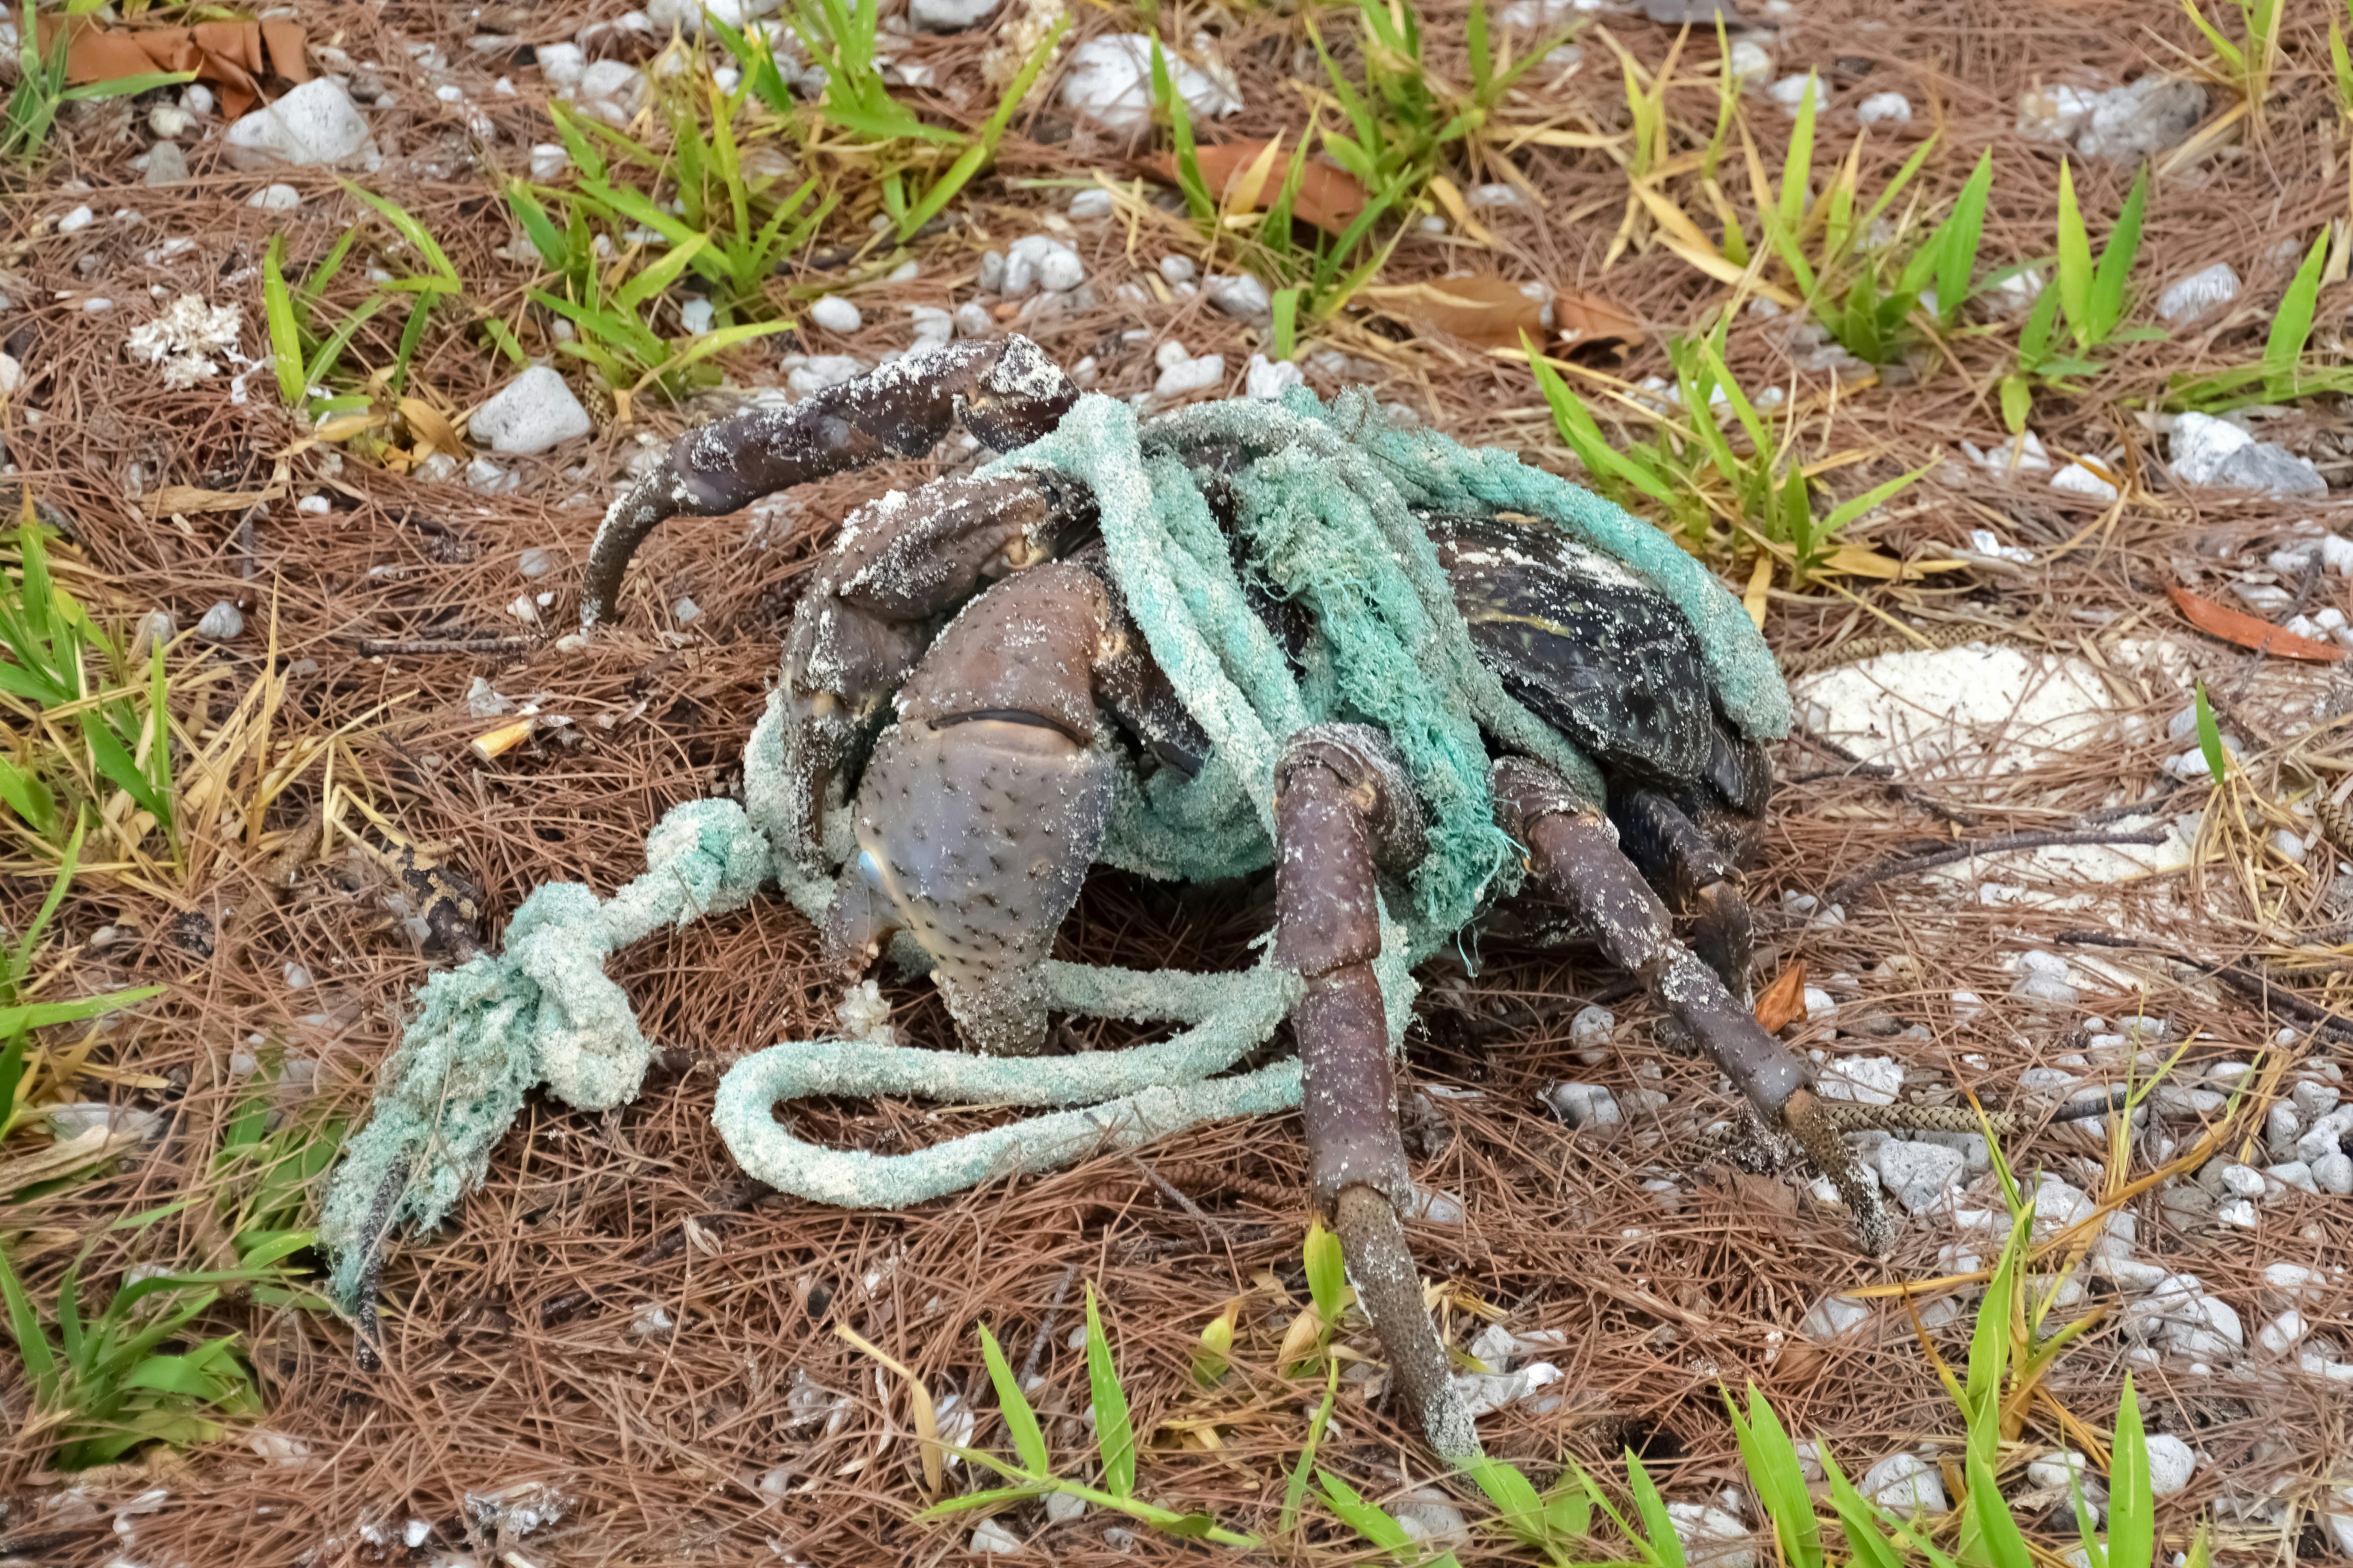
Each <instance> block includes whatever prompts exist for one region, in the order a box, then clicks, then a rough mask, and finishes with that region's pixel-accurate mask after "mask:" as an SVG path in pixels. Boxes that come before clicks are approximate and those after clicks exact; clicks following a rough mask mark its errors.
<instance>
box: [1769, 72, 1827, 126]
mask: <svg viewBox="0 0 2353 1568" xmlns="http://www.w3.org/2000/svg"><path fill="white" fill-rule="evenodd" d="M1809 93H1810V94H1811V95H1812V97H1813V100H1814V112H1815V113H1816V114H1820V112H1821V111H1822V84H1821V82H1820V79H1818V78H1815V77H1811V76H1809V75H1807V74H1806V73H1805V72H1803V71H1793V72H1791V73H1790V74H1789V75H1788V76H1785V77H1783V78H1782V79H1780V80H1778V81H1777V82H1775V83H1774V84H1773V85H1772V86H1771V87H1768V88H1767V89H1765V96H1766V97H1767V98H1769V99H1771V100H1773V101H1774V102H1776V103H1778V104H1779V105H1780V106H1781V112H1782V113H1784V114H1786V115H1788V117H1789V118H1790V119H1792V120H1795V119H1796V118H1797V117H1798V111H1799V110H1800V109H1801V108H1803V107H1804V105H1805V101H1806V98H1807V95H1808V94H1809Z"/></svg>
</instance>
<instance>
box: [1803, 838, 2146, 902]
mask: <svg viewBox="0 0 2353 1568" xmlns="http://www.w3.org/2000/svg"><path fill="white" fill-rule="evenodd" d="M2171 832H2172V829H2170V828H2166V827H2138V828H2135V829H2134V830H2133V831H2131V832H2130V833H2106V832H2099V831H2093V832H2089V833H2010V834H2005V835H2003V836H2002V837H2000V838H1979V839H1975V840H1972V841H1971V842H1969V843H1967V844H1956V845H1954V846H1953V847H1951V848H1949V849H1939V850H1937V851H1936V853H1935V854H1933V855H1908V856H1898V857H1895V858H1892V859H1887V860H1882V861H1881V862H1879V864H1877V865H1875V866H1866V867H1864V868H1862V870H1860V871H1857V872H1855V873H1854V874H1853V875H1852V876H1850V877H1843V878H1841V879H1839V880H1838V881H1836V882H1833V883H1831V889H1830V892H1829V893H1828V895H1826V896H1827V897H1828V899H1829V900H1830V901H1831V903H1834V904H1842V903H1844V902H1846V900H1848V899H1849V898H1850V897H1852V895H1853V894H1856V893H1859V892H1861V891H1862V889H1865V888H1868V887H1871V886H1873V884H1874V883H1879V882H1885V881H1889V880H1891V879H1894V878H1897V877H1908V876H1910V875H1912V874H1913V873H1914V872H1915V871H1929V870H1934V869H1935V868H1936V867H1939V866H1949V865H1951V864H1952V863H1953V862H1955V861H1956V860H1968V859H1971V858H1975V857H1977V856H1979V855H2000V854H2003V853H2006V852H2007V851H2010V850H2012V849H2057V848H2063V847H2067V846H2070V845H2082V844H2152V845H2153V844H2162V843H2164V842H2165V841H2166V838H2167V837H2168V836H2169V835H2170V834H2171Z"/></svg>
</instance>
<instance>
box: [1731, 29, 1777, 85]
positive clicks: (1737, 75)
mask: <svg viewBox="0 0 2353 1568" xmlns="http://www.w3.org/2000/svg"><path fill="white" fill-rule="evenodd" d="M1772 74H1773V51H1772V50H1770V49H1768V48H1767V47H1765V46H1764V45H1763V44H1760V43H1758V42H1757V40H1756V39H1754V38H1735V39H1734V40H1733V41H1732V75H1733V79H1735V80H1736V81H1739V82H1741V83H1743V84H1753V83H1756V82H1759V81H1762V80H1764V79H1766V78H1767V77H1768V76H1771V75H1772Z"/></svg>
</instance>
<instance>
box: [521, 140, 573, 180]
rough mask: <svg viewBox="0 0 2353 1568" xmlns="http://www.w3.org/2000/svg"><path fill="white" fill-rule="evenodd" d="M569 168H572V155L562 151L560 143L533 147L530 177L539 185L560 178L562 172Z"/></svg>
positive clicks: (548, 143)
mask: <svg viewBox="0 0 2353 1568" xmlns="http://www.w3.org/2000/svg"><path fill="white" fill-rule="evenodd" d="M570 167H572V154H571V153H567V152H565V150H564V144H563V143H562V142H538V143H536V144H534V145H533V148H532V150H531V177H532V178H533V179H534V180H536V181H538V182H539V183H540V184H547V182H548V181H550V180H554V179H558V178H561V177H562V175H563V174H564V171H565V170H566V169H568V168H570Z"/></svg>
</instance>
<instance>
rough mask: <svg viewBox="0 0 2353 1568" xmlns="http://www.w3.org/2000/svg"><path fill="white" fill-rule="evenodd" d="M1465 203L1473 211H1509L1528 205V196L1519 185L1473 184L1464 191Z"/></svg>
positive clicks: (1463, 198)
mask: <svg viewBox="0 0 2353 1568" xmlns="http://www.w3.org/2000/svg"><path fill="white" fill-rule="evenodd" d="M1462 200H1463V203H1464V205H1467V206H1469V207H1470V209H1471V210H1472V212H1509V211H1511V210H1513V209H1514V208H1516V207H1524V206H1525V205H1528V198H1527V196H1526V195H1524V194H1523V193H1522V192H1521V190H1520V187H1519V186H1517V185H1506V184H1486V185H1473V186H1472V187H1471V188H1470V189H1469V190H1467V191H1465V192H1463V193H1462Z"/></svg>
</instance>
